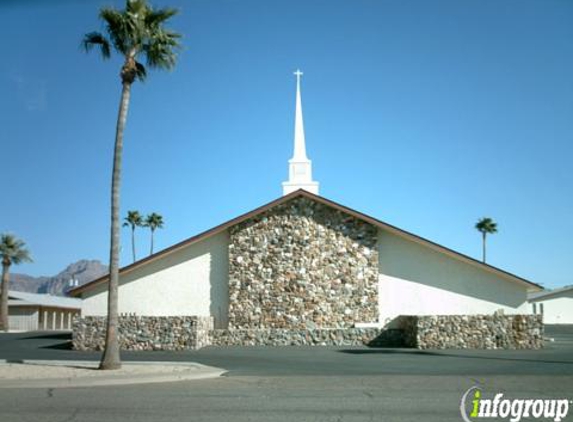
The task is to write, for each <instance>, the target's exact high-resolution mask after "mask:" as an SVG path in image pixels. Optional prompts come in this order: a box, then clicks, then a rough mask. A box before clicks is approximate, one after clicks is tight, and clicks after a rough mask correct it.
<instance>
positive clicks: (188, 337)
mask: <svg viewBox="0 0 573 422" xmlns="http://www.w3.org/2000/svg"><path fill="white" fill-rule="evenodd" d="M106 320H107V318H106V317H95V316H90V317H83V318H78V319H76V320H75V321H74V327H73V334H72V344H73V348H74V349H75V350H103V348H104V343H105V331H106ZM212 329H213V318H212V317H198V316H174V317H145V316H120V317H119V343H120V347H121V349H122V350H196V349H200V348H202V347H205V346H208V345H209V344H210V337H209V332H210V330H212Z"/></svg>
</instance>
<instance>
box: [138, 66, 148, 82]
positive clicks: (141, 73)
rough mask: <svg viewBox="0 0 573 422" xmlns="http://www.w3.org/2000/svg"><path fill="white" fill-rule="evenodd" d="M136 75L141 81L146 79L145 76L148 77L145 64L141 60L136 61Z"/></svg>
mask: <svg viewBox="0 0 573 422" xmlns="http://www.w3.org/2000/svg"><path fill="white" fill-rule="evenodd" d="M135 77H136V78H137V79H139V80H140V81H141V82H143V81H145V78H147V71H146V70H145V66H144V65H142V64H141V63H139V62H135Z"/></svg>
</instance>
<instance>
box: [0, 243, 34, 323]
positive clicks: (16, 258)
mask: <svg viewBox="0 0 573 422" xmlns="http://www.w3.org/2000/svg"><path fill="white" fill-rule="evenodd" d="M0 259H1V260H2V293H1V294H0V330H4V331H8V288H9V286H8V284H9V280H8V279H9V278H10V266H11V265H12V264H14V265H18V264H21V263H22V262H32V258H31V257H30V252H29V251H28V249H26V244H25V243H24V242H23V241H22V240H20V239H18V238H17V237H15V236H13V235H11V234H2V235H1V236H0Z"/></svg>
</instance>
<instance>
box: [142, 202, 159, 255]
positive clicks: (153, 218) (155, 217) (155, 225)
mask: <svg viewBox="0 0 573 422" xmlns="http://www.w3.org/2000/svg"><path fill="white" fill-rule="evenodd" d="M144 226H145V227H149V230H151V249H150V250H149V255H153V233H154V232H155V230H156V229H162V228H163V217H162V216H161V215H159V214H157V213H154V212H152V213H151V214H149V215H148V216H147V217H145V223H144Z"/></svg>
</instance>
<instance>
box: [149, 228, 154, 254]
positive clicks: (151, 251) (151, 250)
mask: <svg viewBox="0 0 573 422" xmlns="http://www.w3.org/2000/svg"><path fill="white" fill-rule="evenodd" d="M149 255H153V229H151V249H150V250H149Z"/></svg>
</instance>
